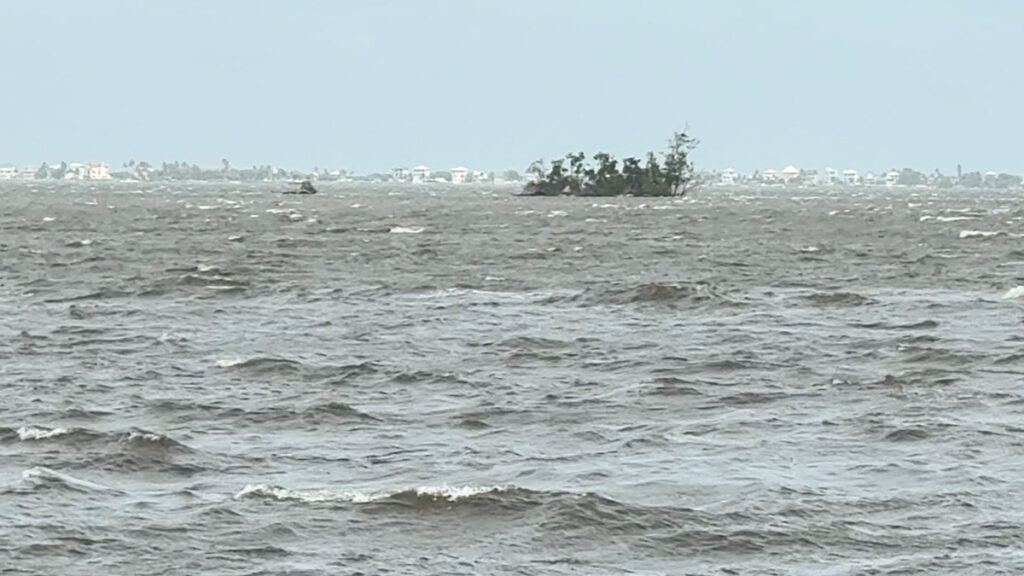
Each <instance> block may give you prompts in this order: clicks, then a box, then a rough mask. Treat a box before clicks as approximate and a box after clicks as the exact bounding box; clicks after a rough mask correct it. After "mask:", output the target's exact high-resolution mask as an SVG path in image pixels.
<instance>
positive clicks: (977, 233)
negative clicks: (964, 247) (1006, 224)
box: [960, 230, 1003, 240]
mask: <svg viewBox="0 0 1024 576" xmlns="http://www.w3.org/2000/svg"><path fill="white" fill-rule="evenodd" d="M1000 234H1003V232H1001V231H994V232H993V231H986V230H961V231H960V239H961V240H966V239H967V238H991V237H993V236H999V235H1000Z"/></svg>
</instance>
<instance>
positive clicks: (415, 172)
mask: <svg viewBox="0 0 1024 576" xmlns="http://www.w3.org/2000/svg"><path fill="white" fill-rule="evenodd" d="M428 180H430V168H428V167H426V166H417V167H415V168H413V169H412V181H413V182H416V183H420V182H426V181H428Z"/></svg>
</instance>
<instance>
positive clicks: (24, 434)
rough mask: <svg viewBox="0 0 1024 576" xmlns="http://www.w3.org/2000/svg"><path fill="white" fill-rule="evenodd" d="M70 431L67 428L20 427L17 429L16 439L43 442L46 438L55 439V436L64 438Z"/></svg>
mask: <svg viewBox="0 0 1024 576" xmlns="http://www.w3.org/2000/svg"><path fill="white" fill-rule="evenodd" d="M70 433H71V430H69V429H67V428H38V427H36V426H22V427H21V428H18V439H19V440H22V441H28V440H44V439H46V438H56V437H57V436H64V435H65V434H70Z"/></svg>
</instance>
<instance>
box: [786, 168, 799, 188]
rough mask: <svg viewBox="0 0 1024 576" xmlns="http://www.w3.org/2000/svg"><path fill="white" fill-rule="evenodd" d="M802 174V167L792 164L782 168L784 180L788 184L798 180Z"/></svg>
mask: <svg viewBox="0 0 1024 576" xmlns="http://www.w3.org/2000/svg"><path fill="white" fill-rule="evenodd" d="M799 176H800V169H799V168H797V167H796V166H793V165H792V164H790V165H789V166H786V167H785V168H783V169H782V181H783V182H785V183H786V184H789V183H790V182H792V181H794V180H796V179H797V178H798V177H799Z"/></svg>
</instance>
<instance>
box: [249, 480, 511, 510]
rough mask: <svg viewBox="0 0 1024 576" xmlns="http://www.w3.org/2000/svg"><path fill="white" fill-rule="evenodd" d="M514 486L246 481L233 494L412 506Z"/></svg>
mask: <svg viewBox="0 0 1024 576" xmlns="http://www.w3.org/2000/svg"><path fill="white" fill-rule="evenodd" d="M514 490H517V489H510V488H509V487H507V486H421V487H419V488H411V489H406V490H397V491H391V492H374V493H369V494H367V493H363V492H356V491H337V490H328V489H309V490H292V489H289V488H284V487H281V486H271V485H267V484H249V485H248V486H246V487H245V488H243V489H242V490H241V491H239V492H238V493H237V494H235V499H236V500H242V499H246V498H256V499H267V500H278V501H291V502H303V503H308V504H313V503H323V502H343V503H350V504H371V503H395V504H407V505H412V506H416V507H422V506H427V505H430V504H437V503H454V502H460V501H467V500H471V499H473V498H476V497H480V496H485V495H489V494H495V495H496V494H503V493H506V492H509V491H514Z"/></svg>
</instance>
